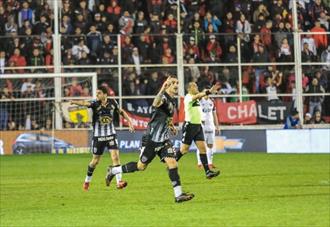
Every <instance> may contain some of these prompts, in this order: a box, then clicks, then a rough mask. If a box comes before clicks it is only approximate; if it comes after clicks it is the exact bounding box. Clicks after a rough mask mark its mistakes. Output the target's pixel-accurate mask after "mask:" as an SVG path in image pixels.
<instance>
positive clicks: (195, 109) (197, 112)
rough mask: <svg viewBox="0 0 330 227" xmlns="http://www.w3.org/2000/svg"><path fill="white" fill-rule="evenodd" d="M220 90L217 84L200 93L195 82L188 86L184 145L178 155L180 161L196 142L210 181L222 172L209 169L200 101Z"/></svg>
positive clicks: (183, 132) (185, 106)
mask: <svg viewBox="0 0 330 227" xmlns="http://www.w3.org/2000/svg"><path fill="white" fill-rule="evenodd" d="M219 88H220V85H218V84H216V85H213V86H212V87H211V88H210V89H207V90H205V91H203V92H199V91H198V87H197V84H196V83H195V82H190V83H189V84H188V94H187V95H186V96H185V98H184V109H185V123H184V125H183V129H182V144H181V147H180V151H178V152H177V153H176V159H177V161H178V160H180V158H181V157H182V156H183V155H184V154H186V153H187V152H188V151H189V147H190V145H191V143H192V141H194V142H195V144H196V146H197V149H198V150H199V152H200V154H199V157H200V159H201V163H202V165H203V167H204V171H205V174H206V178H208V179H211V178H213V177H216V176H218V175H219V174H220V171H218V170H217V171H212V170H210V169H209V165H208V162H207V157H206V146H205V139H204V133H203V128H202V117H201V108H200V102H199V100H200V99H201V98H203V97H204V96H208V95H210V94H214V93H216V92H217V91H218V89H219Z"/></svg>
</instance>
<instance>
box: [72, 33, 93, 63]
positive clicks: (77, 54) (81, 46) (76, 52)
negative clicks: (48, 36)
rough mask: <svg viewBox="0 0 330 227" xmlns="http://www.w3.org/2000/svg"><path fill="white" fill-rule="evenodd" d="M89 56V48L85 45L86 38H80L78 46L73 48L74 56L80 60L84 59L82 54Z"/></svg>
mask: <svg viewBox="0 0 330 227" xmlns="http://www.w3.org/2000/svg"><path fill="white" fill-rule="evenodd" d="M83 52H85V53H87V54H89V48H88V47H87V46H86V45H85V40H84V38H80V40H79V43H78V45H74V46H73V47H72V55H73V56H74V57H75V58H76V59H77V60H78V59H80V58H81V57H82V53H83Z"/></svg>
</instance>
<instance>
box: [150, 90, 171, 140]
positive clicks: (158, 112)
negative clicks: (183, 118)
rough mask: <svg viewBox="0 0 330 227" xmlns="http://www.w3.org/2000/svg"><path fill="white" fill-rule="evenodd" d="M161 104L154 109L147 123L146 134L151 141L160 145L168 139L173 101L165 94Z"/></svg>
mask: <svg viewBox="0 0 330 227" xmlns="http://www.w3.org/2000/svg"><path fill="white" fill-rule="evenodd" d="M162 100H163V104H162V105H161V106H159V107H155V108H154V109H153V112H152V114H151V119H150V122H149V123H148V128H147V134H149V135H150V138H151V140H152V141H154V142H157V143H161V142H164V141H166V140H168V139H169V137H170V129H169V127H168V124H169V122H170V120H171V119H172V118H173V114H174V110H175V100H174V99H173V98H171V96H169V95H168V94H167V93H166V92H165V93H164V95H163V97H162Z"/></svg>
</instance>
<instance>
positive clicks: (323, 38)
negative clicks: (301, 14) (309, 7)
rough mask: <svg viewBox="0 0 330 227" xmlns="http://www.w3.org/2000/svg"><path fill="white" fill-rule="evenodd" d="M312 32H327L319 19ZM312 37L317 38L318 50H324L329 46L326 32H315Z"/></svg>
mask: <svg viewBox="0 0 330 227" xmlns="http://www.w3.org/2000/svg"><path fill="white" fill-rule="evenodd" d="M311 32H326V30H325V29H324V28H322V27H321V23H320V21H319V20H317V21H315V26H314V27H313V28H312V29H311ZM312 37H313V38H314V40H315V45H316V48H317V49H318V51H322V50H323V49H325V48H326V47H327V46H328V38H327V35H326V34H323V35H322V34H313V35H312Z"/></svg>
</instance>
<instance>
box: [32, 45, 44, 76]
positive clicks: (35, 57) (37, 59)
mask: <svg viewBox="0 0 330 227" xmlns="http://www.w3.org/2000/svg"><path fill="white" fill-rule="evenodd" d="M44 63H45V62H44V58H43V57H42V56H40V51H39V49H38V48H35V49H33V52H32V57H31V58H30V60H29V65H31V66H36V67H37V66H43V65H44ZM31 72H32V73H42V72H43V70H42V69H31Z"/></svg>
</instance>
